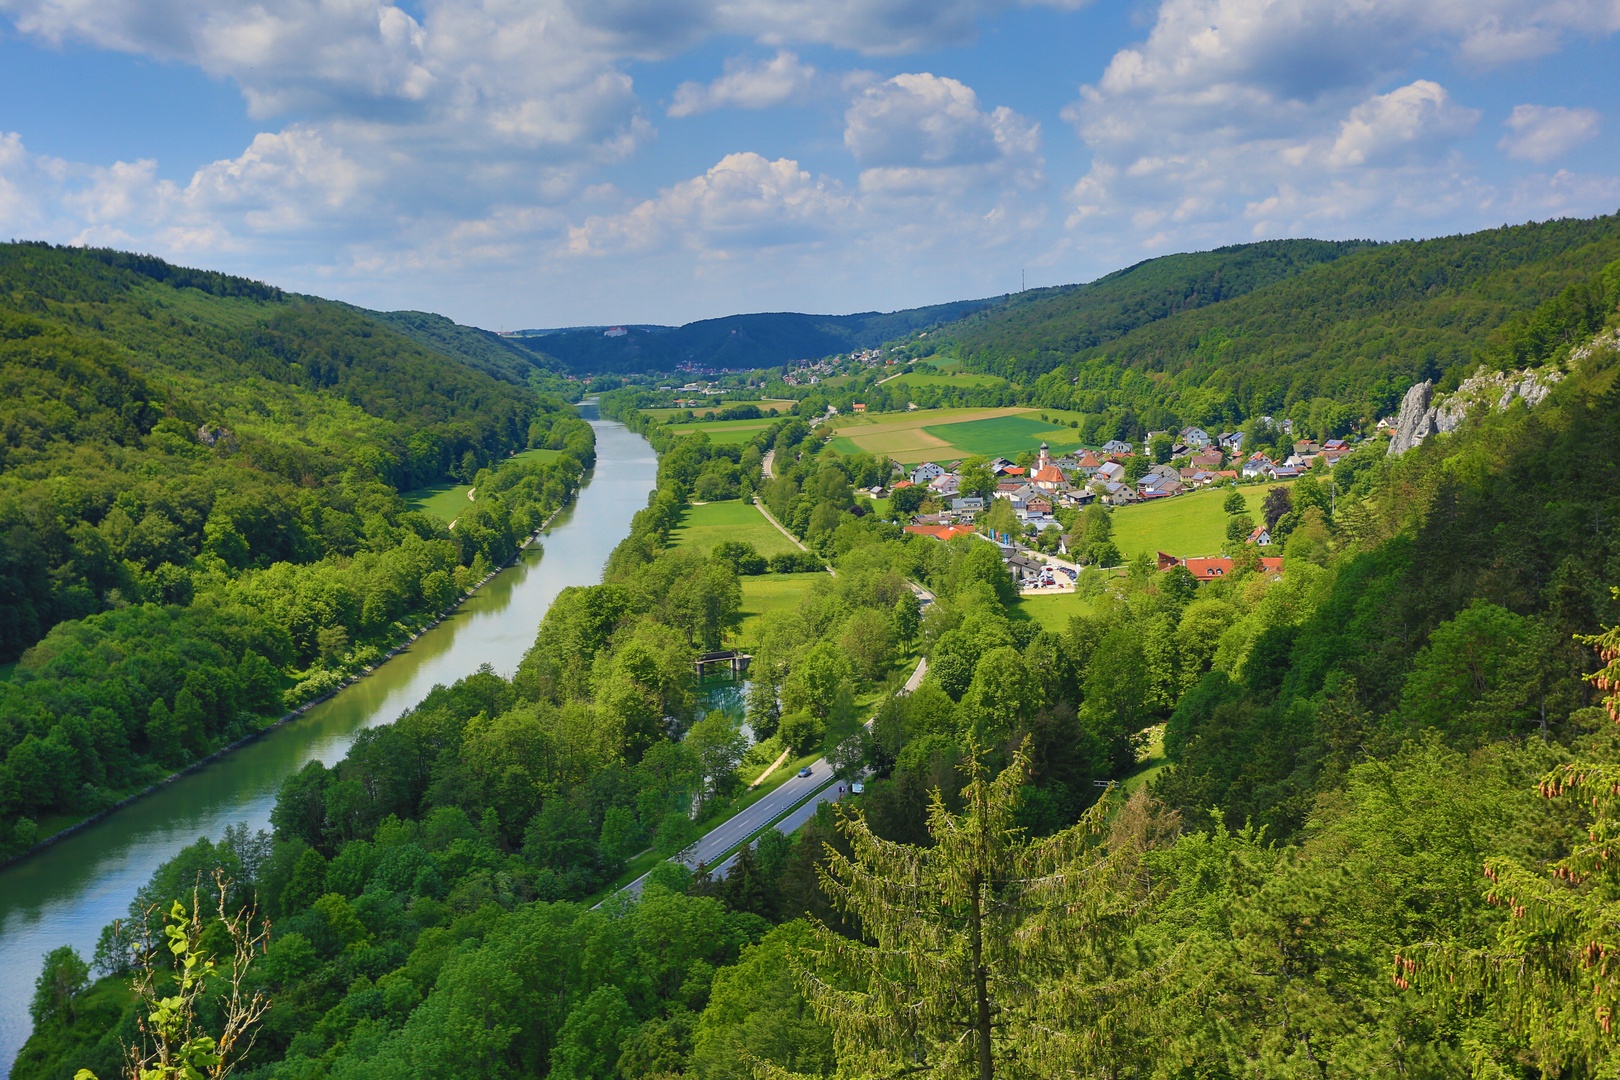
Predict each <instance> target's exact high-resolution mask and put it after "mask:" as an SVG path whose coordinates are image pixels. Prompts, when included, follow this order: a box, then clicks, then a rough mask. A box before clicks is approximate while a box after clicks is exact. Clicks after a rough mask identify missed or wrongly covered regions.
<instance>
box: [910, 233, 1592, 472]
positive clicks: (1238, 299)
mask: <svg viewBox="0 0 1620 1080" xmlns="http://www.w3.org/2000/svg"><path fill="white" fill-rule="evenodd" d="M1616 221H1617V219H1616V218H1614V217H1613V216H1610V217H1602V218H1595V219H1591V220H1587V221H1572V220H1561V221H1549V222H1544V223H1539V224H1529V225H1523V226H1516V227H1508V228H1502V229H1495V230H1491V231H1489V232H1484V233H1476V234H1472V235H1468V236H1456V237H1446V238H1442V239H1437V240H1425V241H1408V242H1402V243H1396V244H1377V245H1371V244H1364V243H1346V244H1342V245H1325V244H1319V243H1318V242H1316V241H1275V242H1269V243H1265V244H1254V245H1244V246H1241V247H1236V248H1227V249H1221V250H1219V251H1215V252H1206V253H1201V254H1198V255H1180V256H1168V257H1165V258H1162V259H1156V260H1151V261H1149V262H1146V263H1143V264H1140V265H1138V266H1136V267H1132V268H1130V269H1129V270H1125V271H1121V272H1120V273H1118V274H1115V275H1111V276H1110V277H1106V278H1103V279H1101V280H1099V281H1097V282H1094V283H1092V284H1090V285H1086V286H1080V287H1077V288H1074V289H1071V290H1066V291H1062V292H1059V293H1057V294H1056V295H1050V296H1033V297H1030V298H1029V299H1028V300H1026V301H1024V302H1022V303H1018V304H1014V305H1011V306H1009V307H1007V308H1004V309H997V310H994V311H987V312H984V313H981V314H978V315H975V316H973V317H971V318H969V319H967V320H964V321H963V322H961V323H958V324H956V325H955V326H953V327H952V328H950V329H949V330H948V331H947V334H948V335H949V337H948V339H947V340H945V341H943V342H941V344H940V347H941V348H950V349H954V350H955V351H956V352H958V353H959V354H960V355H961V357H962V359H963V360H964V361H965V363H966V364H967V366H969V367H971V368H972V369H974V370H976V371H984V372H989V373H993V374H997V375H1002V376H1005V377H1007V378H1009V379H1012V380H1013V381H1014V382H1016V383H1020V384H1021V385H1022V389H1021V392H1020V394H1019V401H1020V403H1023V404H1030V405H1035V406H1037V407H1040V408H1053V409H1058V408H1067V409H1074V410H1077V411H1079V412H1082V413H1085V414H1087V419H1086V421H1085V422H1084V423H1082V425H1081V429H1080V433H1081V435H1082V437H1083V438H1084V439H1085V440H1086V441H1087V442H1088V443H1091V444H1093V445H1095V444H1097V443H1100V442H1102V441H1105V440H1106V439H1108V438H1110V437H1123V438H1127V439H1138V438H1140V437H1141V436H1142V435H1143V434H1144V433H1145V432H1146V431H1147V430H1148V429H1150V428H1154V427H1165V428H1170V427H1175V426H1178V425H1179V424H1181V423H1192V424H1198V425H1200V426H1203V427H1205V428H1207V429H1209V430H1215V429H1216V428H1218V427H1225V428H1227V429H1228V430H1232V429H1235V428H1236V427H1238V426H1240V425H1241V424H1242V423H1243V422H1244V421H1245V420H1247V419H1249V418H1251V417H1257V416H1260V415H1273V416H1288V417H1290V418H1293V419H1294V420H1295V421H1296V422H1298V423H1299V424H1300V425H1301V426H1302V427H1303V429H1304V430H1305V431H1306V432H1307V433H1309V434H1310V435H1312V436H1314V437H1318V438H1321V437H1327V436H1334V435H1344V434H1347V433H1349V432H1350V431H1352V430H1354V429H1356V428H1361V429H1362V430H1366V429H1365V425H1366V424H1370V423H1371V422H1372V421H1373V420H1374V419H1376V418H1378V417H1380V416H1384V415H1387V414H1388V413H1390V412H1391V411H1392V410H1393V408H1394V407H1395V405H1396V404H1397V403H1398V402H1399V400H1400V396H1401V394H1402V392H1403V391H1404V390H1405V388H1406V387H1407V386H1410V385H1411V384H1412V383H1414V382H1417V381H1419V380H1422V379H1436V380H1440V379H1441V378H1442V377H1443V376H1446V375H1447V374H1448V373H1450V374H1451V377H1452V379H1453V385H1454V384H1455V382H1454V381H1455V379H1456V378H1459V377H1460V376H1461V375H1462V374H1463V373H1464V372H1466V371H1467V370H1468V369H1469V368H1472V367H1473V366H1474V364H1475V363H1476V362H1477V361H1478V359H1480V358H1482V357H1483V358H1486V359H1488V360H1489V361H1492V362H1494V363H1499V364H1510V365H1511V364H1517V363H1534V362H1538V361H1539V360H1540V359H1541V358H1543V357H1550V356H1552V355H1553V354H1554V353H1555V352H1557V351H1558V350H1559V349H1562V350H1565V351H1567V350H1568V348H1569V343H1570V342H1573V341H1576V340H1579V339H1580V338H1582V337H1584V335H1585V334H1587V333H1589V332H1590V330H1591V329H1594V328H1595V327H1596V326H1597V325H1598V324H1599V323H1601V322H1602V320H1603V317H1604V316H1603V313H1604V312H1612V311H1613V310H1614V302H1613V295H1614V290H1615V288H1616V286H1615V285H1614V278H1613V275H1612V274H1611V275H1609V276H1607V277H1602V278H1600V279H1594V278H1593V275H1595V274H1597V273H1598V272H1599V271H1602V270H1603V268H1604V267H1606V266H1607V265H1609V264H1610V263H1612V262H1613V261H1614V260H1615V259H1616V257H1617V256H1620V234H1617V232H1616ZM1217 280H1218V281H1219V284H1218V285H1215V284H1214V283H1215V282H1216V281H1217ZM1136 281H1140V282H1141V283H1142V286H1143V287H1142V289H1141V291H1140V292H1139V293H1137V292H1134V291H1133V289H1134V286H1135V282H1136ZM1544 301H1545V302H1547V305H1548V306H1545V307H1538V305H1542V304H1543V302H1544ZM1605 305H1607V306H1605ZM1513 319H1516V320H1517V321H1516V322H1513V323H1512V325H1507V324H1508V323H1509V320H1513ZM1560 355H1561V354H1560ZM1253 448H1254V447H1253V446H1252V445H1250V446H1246V449H1253Z"/></svg>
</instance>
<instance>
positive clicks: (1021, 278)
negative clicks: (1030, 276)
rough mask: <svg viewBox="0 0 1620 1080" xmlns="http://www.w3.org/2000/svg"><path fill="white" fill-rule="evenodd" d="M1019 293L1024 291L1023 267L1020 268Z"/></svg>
mask: <svg viewBox="0 0 1620 1080" xmlns="http://www.w3.org/2000/svg"><path fill="white" fill-rule="evenodd" d="M1018 291H1019V292H1023V291H1024V268H1023V267H1022V266H1020V267H1019V268H1018Z"/></svg>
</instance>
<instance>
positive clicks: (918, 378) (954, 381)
mask: <svg viewBox="0 0 1620 1080" xmlns="http://www.w3.org/2000/svg"><path fill="white" fill-rule="evenodd" d="M893 381H894V382H897V383H903V384H904V385H906V386H955V387H963V386H1005V385H1006V384H1007V380H1006V379H1003V378H1002V377H1001V376H1000V375H976V374H973V373H972V372H962V373H961V374H956V375H951V374H929V373H926V372H922V371H913V372H912V373H911V374H909V375H901V376H899V377H898V378H896V379H894V380H893Z"/></svg>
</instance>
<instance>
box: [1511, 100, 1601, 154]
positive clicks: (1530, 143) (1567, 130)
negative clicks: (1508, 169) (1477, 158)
mask: <svg viewBox="0 0 1620 1080" xmlns="http://www.w3.org/2000/svg"><path fill="white" fill-rule="evenodd" d="M1502 126H1504V127H1506V128H1507V129H1508V134H1506V135H1504V136H1502V141H1501V142H1499V143H1497V144H1496V146H1497V149H1499V150H1501V151H1502V152H1503V153H1504V154H1506V155H1507V156H1508V157H1510V158H1516V159H1518V160H1520V161H1534V162H1536V163H1537V164H1541V165H1544V164H1546V163H1547V162H1549V161H1551V160H1552V159H1553V158H1556V157H1562V156H1563V155H1564V154H1566V153H1568V152H1569V151H1571V150H1573V149H1574V148H1575V147H1577V146H1579V145H1581V143H1584V142H1589V141H1591V140H1592V139H1595V138H1597V135H1598V132H1599V130H1601V129H1602V127H1603V117H1602V116H1601V115H1599V113H1598V111H1597V110H1596V109H1567V108H1565V107H1563V106H1562V105H1552V106H1547V105H1515V106H1514V107H1513V113H1512V115H1510V116H1509V117H1508V118H1507V119H1506V120H1504V121H1502Z"/></svg>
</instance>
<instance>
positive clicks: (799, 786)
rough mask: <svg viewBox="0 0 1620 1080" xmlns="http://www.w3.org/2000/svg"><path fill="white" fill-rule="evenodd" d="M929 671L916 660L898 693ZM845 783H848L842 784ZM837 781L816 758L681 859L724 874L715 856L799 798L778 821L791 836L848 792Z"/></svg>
mask: <svg viewBox="0 0 1620 1080" xmlns="http://www.w3.org/2000/svg"><path fill="white" fill-rule="evenodd" d="M926 674H928V661H927V660H926V659H923V660H919V661H918V662H917V670H916V671H914V672H912V673H911V678H909V679H907V680H906V685H905V688H904V689H903V690H902V691H901V693H905V694H909V693H911V692H912V691H913V690H915V689H917V687H918V686H919V685H920V684H921V683H922V680H923V676H924V675H926ZM844 786H846V787H847V785H844ZM839 787H840V785H839V784H838V782H837V781H836V780H835V779H834V778H833V770H832V765H831V764H829V763H828V761H827V759H826V758H818V759H817V760H816V762H815V764H813V765H811V766H810V775H809V776H793V777H789V778H788V781H787V783H785V784H783V785H782V786H781V787H779V788H777V789H776V790H775V791H773V792H771V793H770V794H769V795H767V796H765V797H764V798H763V799H761V800H759V802H757V803H755V804H754V805H753V806H750V807H749V808H748V809H746V810H744V811H742V812H741V813H739V814H736V815H735V816H733V817H730V818H728V819H726V820H725V821H722V822H721V823H720V824H719V825H716V826H715V827H714V828H713V829H712V830H710V831H709V832H707V833H704V834H703V836H702V837H701V838H700V839H699V840H698V841H697V843H695V844H693V845H692V846H691V847H690V848H688V849H687V853H686V855H685V857H684V858H682V859H681V862H682V863H684V864H685V865H686V866H687V867H688V868H695V867H696V866H697V865H698V864H699V863H703V864H705V865H706V866H707V867H708V869H709V872H710V873H712V874H723V873H725V871H726V869H727V868H728V867H729V866H730V865H731V859H726V860H725V861H724V862H722V863H720V864H719V865H715V860H716V859H718V858H719V857H720V856H722V855H724V854H725V853H726V852H727V851H729V850H731V849H732V848H734V847H736V846H737V845H738V844H740V843H742V842H743V840H744V839H746V838H747V837H750V836H752V835H754V834H755V833H757V832H759V831H760V830H761V829H763V828H765V826H766V825H767V824H768V823H769V822H770V821H771V819H773V818H775V817H777V816H778V815H780V814H782V813H783V812H784V811H786V810H787V809H788V807H790V806H793V804H794V803H797V802H799V801H800V800H801V799H803V800H806V801H805V804H804V805H803V806H801V807H799V808H798V809H796V810H794V811H793V813H791V814H789V815H788V816H787V817H786V818H783V819H782V820H781V821H779V822H777V824H776V829H777V831H778V832H780V833H782V834H784V835H786V836H791V835H793V831H794V830H795V829H797V828H798V827H799V826H800V825H803V824H804V823H805V822H806V821H809V820H810V819H811V818H812V817H814V816H815V814H816V807H818V806H820V805H821V804H822V803H824V802H837V801H838V800H839V799H841V798H842V797H843V796H844V794H846V793H847V792H840V791H839ZM646 880H647V875H646V874H643V875H641V876H640V877H638V878H636V880H634V881H632V882H631V883H630V884H628V885H626V886H625V889H627V890H628V891H629V892H630V894H631V895H632V896H640V895H641V886H642V884H643V883H644V882H646Z"/></svg>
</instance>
